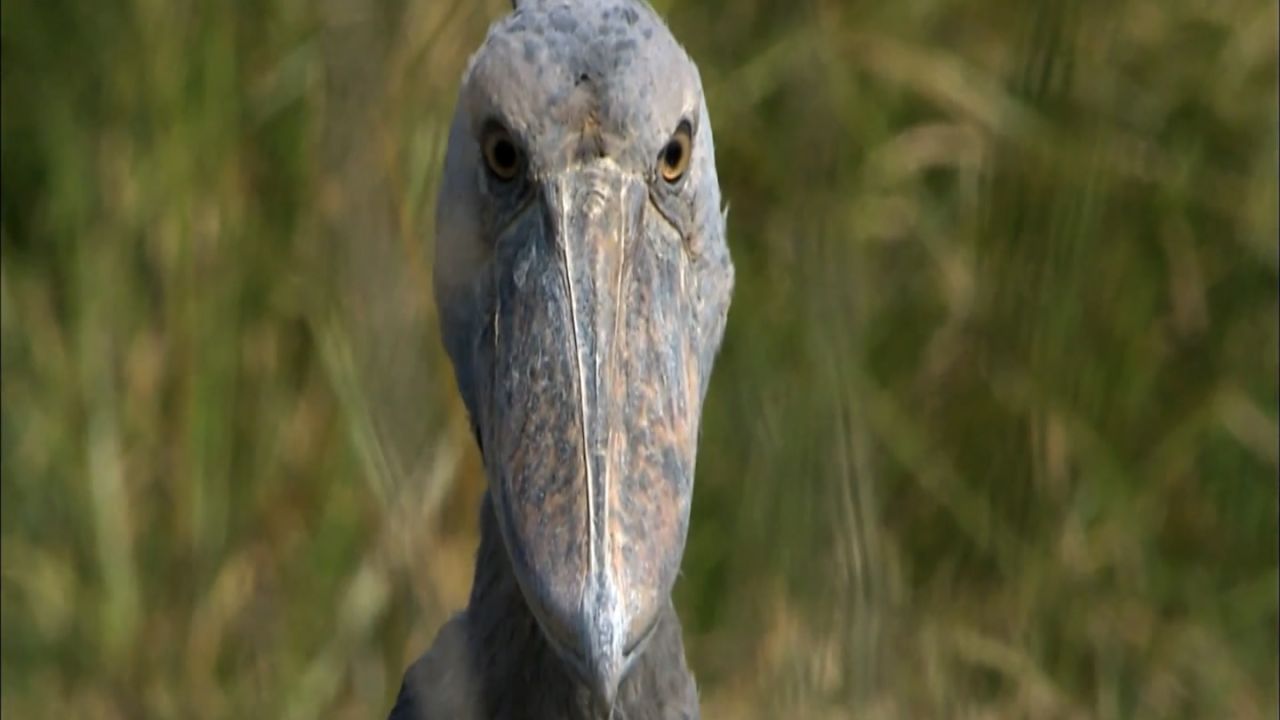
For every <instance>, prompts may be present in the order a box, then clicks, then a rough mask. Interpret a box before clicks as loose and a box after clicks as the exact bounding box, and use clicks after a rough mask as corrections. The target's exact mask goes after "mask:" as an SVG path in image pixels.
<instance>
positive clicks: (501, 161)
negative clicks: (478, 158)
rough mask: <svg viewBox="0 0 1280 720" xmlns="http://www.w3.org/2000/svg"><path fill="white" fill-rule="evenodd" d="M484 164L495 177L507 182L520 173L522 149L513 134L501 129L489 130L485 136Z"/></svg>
mask: <svg viewBox="0 0 1280 720" xmlns="http://www.w3.org/2000/svg"><path fill="white" fill-rule="evenodd" d="M484 162H485V165H488V166H489V172H491V173H493V175H494V177H496V178H498V179H499V180H502V181H503V182H506V181H508V180H511V179H513V178H515V176H516V174H517V173H518V172H519V171H520V149H519V148H518V147H516V142H515V140H513V139H512V138H511V134H510V133H508V132H507V131H506V130H504V129H502V128H501V127H493V128H491V129H489V130H488V131H487V132H486V133H485V136H484Z"/></svg>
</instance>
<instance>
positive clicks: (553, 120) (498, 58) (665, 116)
mask: <svg viewBox="0 0 1280 720" xmlns="http://www.w3.org/2000/svg"><path fill="white" fill-rule="evenodd" d="M465 83H466V85H467V86H468V88H469V93H468V95H469V105H471V108H470V109H471V111H472V112H471V115H472V117H473V118H475V119H476V120H477V121H478V122H483V120H484V119H486V118H488V117H493V116H497V117H498V118H499V119H501V120H503V121H504V122H505V123H506V124H508V125H509V126H510V127H511V129H512V130H514V131H516V132H519V133H520V134H522V135H524V136H525V137H527V138H530V139H536V138H539V137H542V136H545V135H554V134H557V133H559V132H562V131H564V130H565V129H566V128H579V126H580V125H581V124H582V123H587V122H589V123H592V124H595V125H598V126H600V127H601V128H602V129H604V130H606V131H608V132H612V133H615V134H617V135H619V136H622V137H628V138H645V139H647V136H649V135H651V134H657V135H660V136H661V138H662V139H665V137H666V135H667V134H669V133H670V132H671V131H672V130H673V129H674V127H675V124H676V123H677V122H678V121H679V118H680V117H681V115H682V114H686V113H688V112H690V111H691V110H692V109H693V108H695V107H696V106H697V98H698V96H699V93H700V88H699V83H698V78H697V75H696V70H695V69H694V68H693V66H692V62H691V61H690V60H689V58H688V56H687V54H686V53H685V52H684V49H683V48H681V47H680V45H679V44H678V43H677V42H676V41H675V39H674V38H673V37H672V35H671V33H670V31H669V30H668V29H667V27H666V25H665V24H663V22H662V21H661V19H659V18H658V17H657V15H656V14H655V13H654V12H653V11H652V10H651V9H649V8H648V7H646V6H643V5H641V4H640V3H639V2H636V1H635V0H576V1H572V2H566V1H565V0H559V1H558V2H556V1H550V0H544V1H542V2H538V1H534V2H527V3H522V4H521V6H520V8H519V9H518V10H516V11H515V12H514V13H512V14H510V15H508V16H507V17H506V18H504V19H503V20H500V21H499V22H497V23H495V25H494V26H493V27H492V28H491V29H490V32H489V35H488V37H487V38H486V39H485V43H484V45H483V46H482V47H481V48H480V50H479V51H478V52H477V53H476V56H475V57H474V59H473V61H472V66H471V68H470V71H469V73H468V77H467V79H466V81H465Z"/></svg>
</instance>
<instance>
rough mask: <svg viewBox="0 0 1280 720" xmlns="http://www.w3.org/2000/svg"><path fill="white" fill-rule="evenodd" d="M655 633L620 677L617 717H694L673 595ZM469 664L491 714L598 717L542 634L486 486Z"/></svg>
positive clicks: (469, 623) (469, 617) (573, 719)
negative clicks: (520, 581) (508, 553)
mask: <svg viewBox="0 0 1280 720" xmlns="http://www.w3.org/2000/svg"><path fill="white" fill-rule="evenodd" d="M657 622H658V626H657V627H656V628H655V629H654V633H653V636H652V638H651V639H650V640H649V642H648V643H647V645H646V647H645V649H644V651H643V653H642V654H641V656H640V657H638V658H636V660H635V664H634V665H633V666H632V668H631V670H630V671H629V672H628V673H627V676H626V677H625V678H623V681H622V686H621V687H620V688H619V691H618V701H617V705H616V706H615V708H614V713H613V717H614V718H619V719H621V718H626V719H637V720H638V719H640V718H654V719H655V720H656V719H657V718H696V717H698V715H699V713H698V702H697V690H696V687H695V685H694V680H693V675H692V673H690V672H689V668H688V665H687V664H686V661H685V655H684V643H683V641H682V639H681V628H680V620H679V618H677V617H676V613H675V609H674V607H673V606H672V605H671V603H670V601H668V602H667V603H666V605H665V607H664V609H663V610H662V612H661V614H660V616H659V618H658V620H657ZM466 631H467V636H468V640H469V642H468V645H469V647H470V648H471V652H472V654H473V656H472V658H471V660H472V663H473V664H472V668H473V670H474V671H475V673H476V677H478V678H480V680H481V684H482V686H483V687H482V688H481V693H480V694H481V696H482V697H484V698H485V699H486V703H487V704H488V705H489V713H488V714H489V716H490V717H493V718H508V717H511V718H515V717H534V718H541V717H563V718H568V719H569V720H577V719H579V718H581V719H582V720H595V719H596V718H597V717H598V715H597V713H596V712H595V711H594V710H593V709H592V707H593V706H592V703H591V698H590V694H589V693H588V691H587V689H586V688H585V687H584V686H583V685H582V684H581V683H579V682H577V680H575V679H574V677H573V676H572V675H571V674H570V672H569V670H568V668H567V667H566V666H565V665H564V663H563V662H562V661H561V660H560V659H559V657H557V655H556V653H555V651H554V650H553V649H552V647H551V646H550V644H548V642H547V640H546V638H545V637H544V636H543V634H542V631H541V629H540V628H539V627H538V624H537V621H536V620H535V619H534V616H533V613H532V612H531V611H530V610H529V607H528V605H527V604H526V602H525V599H524V596H523V595H522V594H521V592H520V587H519V585H518V584H517V582H516V578H515V574H514V571H513V570H512V567H511V560H510V558H509V557H508V555H507V550H506V546H505V545H504V544H503V541H502V537H501V534H500V532H499V530H498V524H497V518H496V517H495V515H494V511H493V504H492V501H491V500H490V498H489V495H488V493H486V494H485V497H484V502H483V504H482V507H481V511H480V549H479V552H478V553H477V556H476V571H475V580H474V583H473V585H472V588H471V599H470V603H469V604H468V607H467V612H466Z"/></svg>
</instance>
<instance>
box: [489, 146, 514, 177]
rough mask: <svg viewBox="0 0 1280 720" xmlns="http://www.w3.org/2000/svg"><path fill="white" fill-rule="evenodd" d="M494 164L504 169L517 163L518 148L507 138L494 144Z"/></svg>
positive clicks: (508, 168)
mask: <svg viewBox="0 0 1280 720" xmlns="http://www.w3.org/2000/svg"><path fill="white" fill-rule="evenodd" d="M493 164H494V165H496V166H498V167H499V168H502V169H503V170H510V169H511V168H513V167H515V164H516V148H515V146H514V145H512V144H511V143H509V142H507V141H506V140H499V141H498V142H496V143H494V146H493Z"/></svg>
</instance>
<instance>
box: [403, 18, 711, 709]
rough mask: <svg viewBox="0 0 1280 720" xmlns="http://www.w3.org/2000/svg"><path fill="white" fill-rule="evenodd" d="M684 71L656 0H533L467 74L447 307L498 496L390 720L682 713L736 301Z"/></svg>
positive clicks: (442, 232) (452, 173) (450, 211)
mask: <svg viewBox="0 0 1280 720" xmlns="http://www.w3.org/2000/svg"><path fill="white" fill-rule="evenodd" d="M724 230H725V218H724V214H723V213H722V212H721V208H720V189H719V183H718V181H717V178H716V169H715V152H714V147H713V144H712V138H711V125H710V122H709V118H708V116H707V107H706V102H705V100H704V98H703V94H702V87H701V80H700V78H699V75H698V71H697V68H696V66H695V65H694V64H693V62H692V61H691V60H690V59H689V57H688V55H687V54H686V53H685V51H684V50H683V49H682V48H681V47H680V45H679V44H678V43H677V42H676V41H675V39H674V38H673V37H672V36H671V34H670V32H669V31H668V30H667V28H666V26H665V25H664V24H663V22H662V20H661V19H660V18H659V17H658V16H657V14H656V13H655V12H654V11H653V10H652V9H651V8H650V7H649V6H648V5H646V4H644V3H643V2H642V1H641V0H559V1H553V0H527V1H521V2H518V3H517V7H516V9H515V12H513V13H512V14H511V15H509V16H507V17H506V18H504V19H502V20H500V21H499V22H497V23H495V24H494V26H493V27H492V28H491V29H490V31H489V34H488V36H487V38H486V39H485V42H484V44H483V45H482V46H481V47H480V49H479V50H478V51H477V52H476V53H475V55H474V56H473V57H472V59H471V62H470V64H469V66H468V68H467V71H466V73H465V75H464V76H463V81H462V87H461V90H460V92H459V97H458V106H457V111H456V114H455V116H454V121H453V126H452V129H451V131H450V136H449V149H448V153H447V155H446V158H445V168H444V182H443V185H442V188H441V191H440V196H439V202H438V210H437V218H436V265H435V291H436V303H437V306H438V308H439V311H440V322H441V331H442V335H443V339H444V344H445V348H446V349H447V351H448V353H449V357H450V359H451V360H452V362H453V366H454V371H455V376H456V378H457V381H458V387H459V390H460V391H461V393H462V397H463V400H464V402H465V404H466V406H467V409H468V412H469V413H470V416H471V419H472V422H473V424H474V426H475V429H476V437H477V440H478V442H479V443H480V448H481V453H482V455H483V457H484V463H485V470H486V474H487V476H488V481H489V489H488V492H487V494H486V497H485V502H484V505H483V509H482V511H481V513H482V523H481V545H480V551H479V554H478V555H477V558H476V573H475V580H474V584H473V587H472V592H471V598H470V602H469V604H468V607H467V609H466V610H465V611H464V612H462V613H460V614H459V615H458V616H456V617H455V618H454V619H453V620H451V621H450V622H449V623H448V624H446V625H445V627H444V628H443V629H442V630H441V631H440V634H439V636H438V637H437V638H436V641H435V644H434V645H433V646H432V648H431V650H429V651H428V652H427V653H426V654H425V655H424V656H423V657H422V658H421V659H419V660H418V661H417V662H416V663H415V664H414V665H413V666H412V667H411V668H410V669H409V671H408V672H407V673H406V675H405V679H404V683H403V685H402V688H401V691H400V696H399V698H398V699H397V702H396V706H395V708H394V709H393V710H392V717H393V718H477V719H479V718H486V719H487V718H598V717H608V716H610V715H612V716H613V717H622V718H688V717H697V716H698V704H697V692H696V689H695V686H694V682H693V677H692V675H691V674H690V672H689V670H688V667H687V665H686V664H685V659H684V649H683V645H682V643H681V635H680V624H679V620H678V619H677V618H676V615H675V612H674V610H673V609H672V605H671V588H672V585H673V584H674V582H675V577H676V574H677V572H678V570H679V566H680V559H681V556H682V555H683V552H684V544H685V537H686V533H687V530H688V520H689V504H690V500H691V496H692V490H693V474H694V462H695V457H696V446H697V436H698V427H699V421H700V417H701V410H702V402H703V398H704V397H705V394H706V391H707V384H708V381H709V379H710V375H711V369H712V365H713V362H714V359H715V355H716V352H717V351H718V349H719V346H720V341H721V338H722V336H723V333H724V325H725V318H726V315H727V313H728V308H729V301H730V296H731V294H732V290H733V264H732V262H731V260H730V258H729V251H728V247H727V245H726V243H725V234H724Z"/></svg>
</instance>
